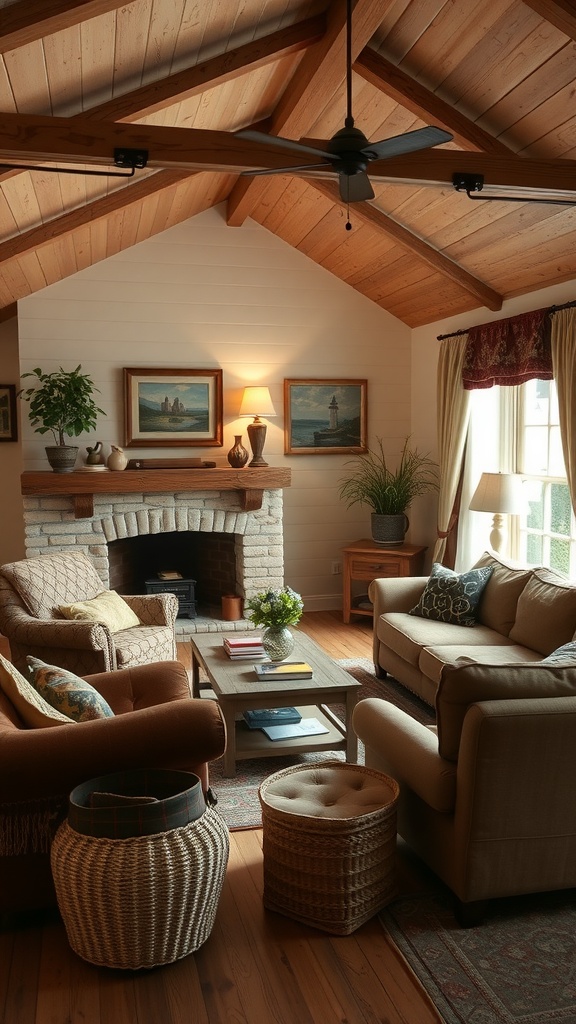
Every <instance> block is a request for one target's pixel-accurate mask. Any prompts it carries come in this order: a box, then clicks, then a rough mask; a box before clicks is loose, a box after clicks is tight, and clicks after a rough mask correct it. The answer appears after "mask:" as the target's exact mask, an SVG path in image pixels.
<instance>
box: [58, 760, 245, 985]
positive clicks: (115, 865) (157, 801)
mask: <svg viewBox="0 0 576 1024" xmlns="http://www.w3.org/2000/svg"><path fill="white" fill-rule="evenodd" d="M103 787H104V789H103ZM106 790H107V792H106ZM94 794H95V795H96V796H97V797H98V800H97V802H96V804H94V803H93V802H92V800H91V797H92V796H93V795H94ZM136 794H139V796H136ZM113 800H114V802H112V801H113ZM182 822H183V823H182ZM228 853H229V834H228V828H227V826H226V824H225V822H224V821H223V820H222V818H221V817H220V815H219V814H218V813H217V811H215V810H214V809H213V808H211V807H206V806H205V803H204V796H203V794H202V789H201V786H200V781H199V779H198V778H197V776H195V775H192V774H191V773H189V772H171V771H165V772H162V771H158V770H156V771H154V772H145V771H142V772H126V773H123V774H121V775H115V776H108V777H104V778H102V779H97V780H92V781H91V782H89V783H86V784H84V786H80V787H78V788H77V789H75V790H74V791H73V792H72V794H71V796H70V811H69V816H68V821H64V822H63V823H62V824H61V826H60V828H59V829H58V831H57V833H56V836H55V838H54V842H53V844H52V850H51V864H52V874H53V878H54V886H55V889H56V896H57V899H58V906H59V909H60V912H61V914H62V918H63V920H64V925H65V927H66V933H67V936H68V941H69V943H70V945H71V947H72V949H73V950H74V952H75V953H77V954H78V955H79V956H81V957H82V958H83V959H84V960H88V961H89V962H90V963H93V964H97V965H98V966H104V967H118V968H122V969H127V968H128V969H138V968H143V967H156V966H159V965H160V964H166V963H171V962H172V961H174V960H178V959H180V958H181V957H184V956H187V955H188V954H189V953H192V952H194V951H195V950H197V949H198V948H199V947H200V946H201V945H202V944H203V943H204V942H205V941H206V939H207V938H208V937H209V935H210V933H211V931H212V927H213V924H214V919H215V916H216V910H217V907H218V900H219V897H220V893H221V890H222V885H223V883H224V875H225V872H226V866H227V863H228Z"/></svg>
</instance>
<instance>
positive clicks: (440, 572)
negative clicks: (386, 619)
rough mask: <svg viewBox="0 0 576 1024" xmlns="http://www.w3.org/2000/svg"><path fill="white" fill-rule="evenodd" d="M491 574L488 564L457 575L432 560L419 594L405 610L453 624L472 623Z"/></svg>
mask: <svg viewBox="0 0 576 1024" xmlns="http://www.w3.org/2000/svg"><path fill="white" fill-rule="evenodd" d="M491 575H492V566H483V567H482V568H479V569H470V570H469V571H468V572H464V573H462V574H461V575H459V574H458V573H457V572H454V571H453V569H447V568H446V567H445V566H444V565H439V563H438V562H435V563H434V565H433V566H432V572H431V574H430V578H429V580H428V582H427V584H426V586H425V587H424V592H423V594H422V597H421V598H420V600H419V602H418V604H417V605H416V607H415V608H411V609H410V613H409V614H410V615H419V616H420V617H421V618H423V619H434V620H435V621H436V622H450V623H452V624H453V625H455V626H474V625H476V621H477V619H476V610H477V608H478V605H479V604H480V598H481V597H482V593H483V591H484V587H485V586H486V584H487V583H488V580H489V579H490V576H491Z"/></svg>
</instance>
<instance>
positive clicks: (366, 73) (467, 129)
mask: <svg viewBox="0 0 576 1024" xmlns="http://www.w3.org/2000/svg"><path fill="white" fill-rule="evenodd" d="M354 71H356V72H357V73H358V74H359V75H360V76H361V77H362V78H363V79H364V80H365V81H366V82H370V84H371V85H373V86H375V87H376V89H379V90H380V91H381V92H383V93H385V94H386V95H387V96H389V97H390V98H391V99H393V100H395V101H396V103H399V104H400V105H401V106H403V107H405V108H406V109H407V110H410V111H411V112H412V113H413V114H416V117H419V118H421V120H423V121H427V122H428V123H432V124H435V125H437V126H438V127H440V128H446V129H447V130H448V131H450V132H452V134H453V135H454V141H455V142H457V143H458V145H460V146H462V147H463V148H464V149H469V148H472V149H476V150H479V151H480V152H481V153H510V152H511V150H510V149H509V147H508V146H505V145H504V143H503V142H500V141H499V140H498V139H495V138H493V136H492V135H489V134H488V132H486V131H484V129H483V128H480V127H479V126H478V125H476V124H474V122H473V121H471V120H470V118H468V117H466V116H465V115H464V114H462V113H460V111H459V110H456V108H455V107H452V106H451V105H450V104H449V103H446V101H445V100H443V99H441V98H440V97H439V96H436V95H435V93H433V92H431V91H430V90H429V89H426V88H425V87H424V86H423V85H421V84H420V82H417V81H416V80H415V79H414V78H412V77H411V76H410V75H407V74H406V72H405V71H402V70H401V68H398V67H396V65H395V64H392V63H391V62H390V61H389V60H386V58H385V57H382V55H381V54H379V53H377V52H376V50H373V49H372V48H371V47H370V46H365V47H364V49H363V50H362V51H361V52H360V53H359V54H358V58H357V60H356V61H355V62H354Z"/></svg>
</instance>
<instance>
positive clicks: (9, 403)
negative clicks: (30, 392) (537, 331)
mask: <svg viewBox="0 0 576 1024" xmlns="http://www.w3.org/2000/svg"><path fill="white" fill-rule="evenodd" d="M17 440H18V420H17V418H16V385H15V384H0V441H17Z"/></svg>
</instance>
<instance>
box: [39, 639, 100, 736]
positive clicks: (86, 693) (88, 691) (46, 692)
mask: <svg viewBox="0 0 576 1024" xmlns="http://www.w3.org/2000/svg"><path fill="white" fill-rule="evenodd" d="M26 661H27V662H28V665H29V666H30V674H31V677H32V684H33V686H34V687H35V688H36V689H37V691H38V693H39V694H40V695H41V696H42V697H44V698H45V700H46V701H48V704H51V705H52V707H53V708H57V709H58V711H61V712H62V713H63V714H65V715H68V717H69V718H71V719H73V720H74V721H75V722H89V721H91V720H92V719H94V718H113V717H114V712H113V711H112V708H111V707H110V705H109V704H108V703H107V701H105V700H104V697H102V696H101V695H100V694H99V693H98V690H95V689H94V687H93V686H91V685H90V683H87V682H86V680H85V679H81V678H80V676H76V675H74V673H73V672H68V670H67V669H65V668H60V667H59V666H58V665H46V663H45V662H43V661H40V659H39V658H33V657H31V656H30V655H28V657H27V658H26Z"/></svg>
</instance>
